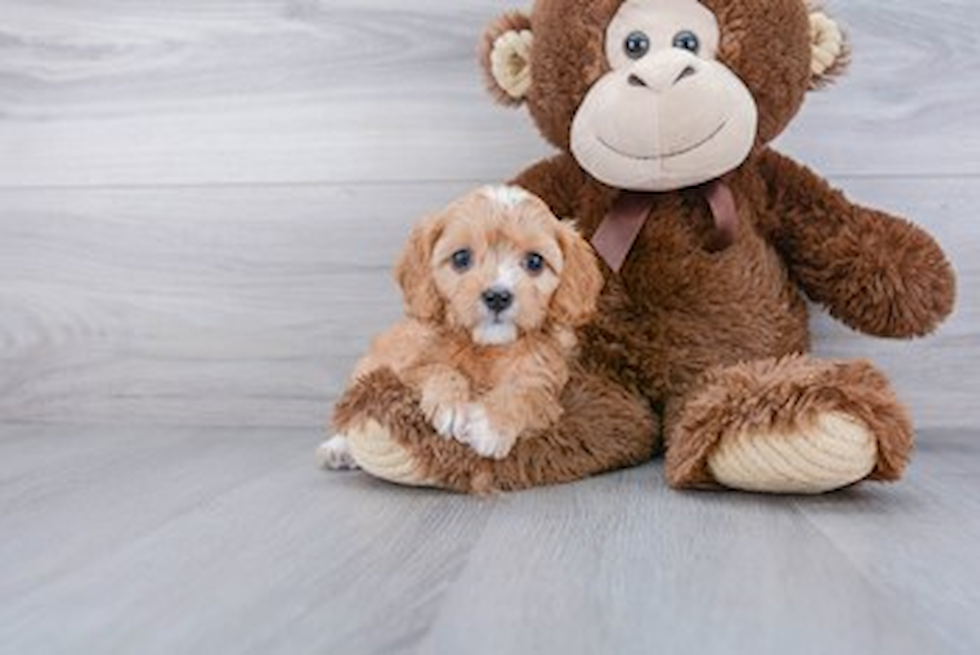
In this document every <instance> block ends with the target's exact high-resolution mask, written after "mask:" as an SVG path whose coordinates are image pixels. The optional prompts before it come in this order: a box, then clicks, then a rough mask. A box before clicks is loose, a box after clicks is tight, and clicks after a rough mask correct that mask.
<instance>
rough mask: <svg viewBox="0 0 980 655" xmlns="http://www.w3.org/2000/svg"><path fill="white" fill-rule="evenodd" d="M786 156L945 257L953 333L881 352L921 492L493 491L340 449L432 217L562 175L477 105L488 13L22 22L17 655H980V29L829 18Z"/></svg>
mask: <svg viewBox="0 0 980 655" xmlns="http://www.w3.org/2000/svg"><path fill="white" fill-rule="evenodd" d="M829 6H830V8H831V9H832V10H833V11H834V12H835V13H836V14H837V15H838V16H839V17H840V18H842V19H843V20H844V21H845V22H846V23H847V24H848V25H849V26H850V28H851V34H852V36H853V38H854V41H855V63H854V67H853V70H852V73H851V75H850V76H849V77H848V78H846V79H845V80H844V81H843V82H842V83H841V84H840V85H839V86H837V87H836V88H834V89H832V90H830V91H828V92H826V93H823V94H820V95H817V96H814V97H813V98H812V99H811V101H810V103H809V105H808V106H807V108H806V110H805V112H804V114H803V115H802V116H801V117H800V119H799V120H798V121H797V122H796V123H795V124H794V126H793V129H792V130H791V131H790V133H788V134H787V135H786V136H785V137H784V138H783V139H782V141H781V144H780V146H781V148H783V149H784V150H785V151H787V152H789V153H790V154H792V155H793V156H795V157H797V158H799V159H800V160H802V161H805V162H806V163H808V164H810V165H812V166H814V167H815V168H817V169H818V170H821V171H823V172H824V173H826V174H828V175H829V176H830V177H831V178H832V180H833V181H834V182H835V183H836V184H838V185H839V186H841V187H843V188H844V189H846V190H847V192H848V193H849V194H850V195H851V196H852V197H854V198H855V199H858V200H861V201H864V202H866V203H869V204H874V205H877V206H881V207H885V208H888V209H890V210H892V211H894V212H897V213H900V214H904V215H907V216H910V217H912V218H914V219H915V220H917V221H918V222H920V223H921V224H923V225H925V226H927V227H928V228H929V229H930V230H931V231H932V232H933V233H935V234H936V235H937V236H938V237H939V238H940V240H941V241H942V242H943V244H944V245H945V246H946V248H947V249H948V251H949V252H950V254H951V256H952V257H953V259H954V261H955V264H956V266H957V268H958V270H959V273H960V278H961V300H960V307H959V310H958V312H957V314H956V316H955V317H954V318H953V320H952V321H950V323H949V324H947V325H946V326H945V327H944V328H943V330H942V331H941V332H940V333H939V334H938V335H936V336H935V337H933V338H931V339H928V340H924V341H918V342H915V343H898V344H895V343H883V342H880V341H875V340H872V339H867V338H863V337H858V336H856V335H854V334H852V333H850V332H849V331H847V330H846V329H844V328H842V327H840V326H837V325H835V324H833V323H832V322H830V321H828V320H826V319H824V318H817V319H816V321H815V327H816V330H817V332H818V334H819V343H818V350H819V351H820V352H821V353H822V354H825V355H828V356H868V357H872V358H874V359H875V360H876V361H877V362H878V363H879V364H881V366H882V367H883V368H885V369H886V370H887V371H888V372H889V373H890V374H891V376H892V377H893V379H894V381H895V383H896V385H897V387H898V388H899V390H900V392H901V394H902V395H903V397H904V398H905V399H907V400H908V402H909V404H910V405H911V406H912V409H913V411H914V413H915V416H916V419H917V422H918V424H919V425H920V427H921V430H920V434H919V443H920V447H919V451H918V454H917V456H916V460H915V463H914V466H913V468H912V470H911V473H910V475H909V477H908V479H907V480H906V481H904V482H902V483H901V484H899V485H896V486H893V487H864V488H859V489H855V490H851V491H848V492H845V493H841V494H837V495H833V496H829V497H823V498H814V499H796V498H766V497H755V496H748V495H735V494H678V493H674V492H671V491H669V490H668V489H666V488H665V486H664V484H663V482H662V480H661V476H660V464H659V463H654V464H651V465H649V466H646V467H643V468H639V469H636V470H633V471H628V472H624V473H620V474H615V475H610V476H606V477H603V478H600V479H596V480H591V481H587V482H583V483H580V484H576V485H570V486H566V487H561V488H555V489H543V490H538V491H534V492H529V493H524V494H517V495H512V496H500V497H493V498H486V499H475V498H464V497H458V496H451V495H446V494H440V493H436V492H427V491H411V490H405V489H399V488H393V487H390V486H388V485H385V484H382V483H379V482H376V481H372V480H370V479H368V478H366V477H365V476H363V475H360V474H349V475H333V476H328V475H325V474H322V473H320V472H318V471H317V470H316V469H315V468H314V467H313V464H312V450H313V448H314V446H315V444H316V442H317V440H318V439H319V438H320V437H321V426H322V425H323V423H324V421H325V418H326V416H327V414H328V411H329V406H330V403H331V401H332V399H333V398H335V397H336V394H337V393H338V392H339V391H340V389H341V388H342V385H343V381H344V378H345V376H346V374H347V372H348V370H349V368H350V366H351V365H352V363H353V362H354V360H355V359H356V358H357V356H358V355H359V353H360V352H361V350H362V349H363V348H364V346H365V344H366V342H367V340H368V338H369V337H370V335H371V334H372V333H373V332H375V331H377V330H379V329H381V328H382V327H383V326H385V325H387V324H388V323H389V322H390V321H391V320H393V319H394V318H395V317H396V316H397V315H398V313H399V304H398V303H399V298H398V294H397V293H396V290H395V289H394V287H393V285H392V284H391V283H390V281H389V279H388V273H387V270H388V268H389V266H390V262H391V261H392V259H393V257H394V255H395V253H396V252H397V250H398V249H399V246H400V244H401V242H402V239H403V238H404V235H405V233H406V232H407V230H408V227H409V225H410V224H411V223H412V222H413V221H414V220H415V219H416V218H417V217H419V216H421V215H422V214H424V213H425V212H427V211H431V210H433V209H435V208H438V207H440V206H441V205H442V204H444V203H445V202H446V201H448V200H449V199H451V198H452V197H454V196H455V195H457V194H459V193H461V192H463V191H464V190H466V189H468V188H470V187H472V186H474V185H476V184H478V183H483V182H488V181H496V180H500V179H504V178H507V177H508V176H510V175H512V174H513V173H514V172H516V171H517V170H519V169H520V168H521V167H522V166H523V165H525V164H527V163H530V162H531V161H533V160H534V159H535V158H537V157H539V156H541V155H544V154H546V153H547V152H548V150H547V148H546V147H545V146H544V145H543V144H542V143H541V142H540V141H539V139H538V138H537V137H536V136H535V133H534V130H533V127H532V126H531V125H530V123H529V121H527V119H526V118H525V117H524V116H523V115H522V114H520V113H509V112H506V111H503V110H498V109H495V108H494V107H493V106H492V105H491V103H490V101H489V100H488V99H487V98H486V97H485V95H484V94H483V92H482V91H481V82H480V78H479V75H478V73H477V71H476V69H475V64H474V61H473V59H474V58H473V56H472V51H473V49H474V45H475V43H476V42H477V40H478V35H479V30H480V27H481V26H482V25H483V24H484V23H485V22H487V21H488V20H489V19H490V18H492V17H493V16H494V15H495V14H496V12H498V11H499V10H500V9H501V4H500V3H499V2H495V1H493V0H466V1H465V2H450V0H431V1H427V2H416V3H411V6H408V4H407V3H399V2H396V1H395V0H321V1H319V2H318V1H317V0H295V1H286V0H281V1H280V0H248V1H242V0H209V1H207V2H202V1H200V0H167V1H164V0H142V1H141V2H123V1H122V0H80V1H79V2H74V3H60V2H55V1H54V0H0V653H5V654H6V653H65V652H71V653H113V652H119V653H209V654H210V653H238V652H256V653H266V652H276V653H290V654H292V653H323V652H329V653H345V654H346V653H389V652H422V653H429V652H434V653H450V654H455V653H462V652H465V653H551V652H563V653H564V652H567V653H650V652H665V653H689V652H699V653H733V652H745V653H784V652H793V653H827V652H834V653H845V654H846V653H855V654H858V653H860V654H867V653H886V652H887V653H889V654H891V653H916V654H922V653H976V652H980V556H978V555H977V553H978V552H980V500H978V499H980V403H978V402H977V400H976V399H977V398H980V381H978V377H977V374H976V371H977V370H978V369H980V327H978V326H980V294H978V293H977V292H976V289H975V286H976V284H978V283H980V259H978V257H977V254H976V253H978V252H980V227H978V224H977V222H976V220H975V215H976V213H977V209H976V208H977V207H978V206H980V118H978V116H980V42H978V41H977V39H976V37H975V26H976V25H977V24H978V21H980V6H978V5H977V4H976V3H975V2H973V0H948V1H944V2H942V3H922V2H918V3H914V2H912V1H911V0H896V1H895V2H891V3H888V4H887V6H886V5H883V4H882V3H880V2H873V1H872V0H850V1H848V2H846V3H845V2H843V1H842V0H837V1H836V2H831V3H830V5H829Z"/></svg>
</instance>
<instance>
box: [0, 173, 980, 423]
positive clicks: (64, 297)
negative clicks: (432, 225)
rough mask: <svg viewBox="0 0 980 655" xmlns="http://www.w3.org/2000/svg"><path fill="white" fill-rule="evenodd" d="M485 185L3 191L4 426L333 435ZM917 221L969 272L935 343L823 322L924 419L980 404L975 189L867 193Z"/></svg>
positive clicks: (873, 187) (974, 418) (825, 348)
mask: <svg viewBox="0 0 980 655" xmlns="http://www.w3.org/2000/svg"><path fill="white" fill-rule="evenodd" d="M470 186H471V184H466V183H458V184H429V185H384V186H365V185H355V186H340V187H265V188H258V187H249V188H188V189H170V190H153V189H132V190H125V189H116V190H112V189H110V190H93V191H86V190H77V191H71V190H44V191H26V190H24V191H6V192H0V207H2V208H3V211H2V212H0V244H2V246H0V248H2V251H3V257H2V258H0V276H2V279H3V280H4V284H3V286H2V287H0V389H2V393H0V416H3V417H4V419H6V420H12V421H43V422H57V423H66V424H75V423H114V424H130V423H134V422H136V423H144V424H178V425H190V426H193V425H226V426H231V425H245V426H257V425H276V426H310V427H313V426H317V425H320V424H322V423H323V422H324V420H325V419H326V416H327V414H328V405H329V398H331V397H333V396H335V395H336V394H337V393H339V391H340V390H341V389H342V387H343V385H344V383H345V380H346V376H347V375H348V372H349V370H350V368H351V367H352V365H353V362H354V361H355V360H356V359H357V357H359V356H360V354H361V353H362V352H363V351H364V349H365V347H366V344H367V342H368V339H369V338H370V337H371V336H373V335H374V334H376V333H378V332H380V331H381V330H382V329H384V328H385V327H386V326H387V325H389V324H390V323H391V322H392V321H394V320H395V319H396V318H397V317H398V316H399V315H400V312H401V299H400V295H399V292H398V290H397V289H396V287H395V286H394V284H393V282H392V281H391V279H390V275H389V269H390V266H391V262H392V261H394V259H395V256H396V254H397V252H398V251H399V250H400V248H401V244H402V243H403V241H404V239H405V236H406V234H407V232H408V229H409V227H410V226H411V225H412V224H413V223H414V222H415V221H416V220H417V219H418V218H419V217H421V216H423V215H424V214H426V213H427V212H431V211H435V210H437V209H439V208H441V207H442V206H443V205H444V204H445V203H446V202H448V201H449V200H450V199H452V198H453V197H455V196H457V195H459V194H461V193H463V192H464V191H465V190H466V189H468V188H469V187H470ZM848 186H849V187H850V188H851V189H852V190H853V191H854V194H853V195H854V196H855V197H856V198H857V199H859V200H862V201H865V202H869V203H873V204H877V205H880V206H884V207H888V208H890V209H892V210H893V211H896V212H899V213H902V214H906V215H910V216H915V217H917V218H918V219H919V220H920V221H921V222H922V223H923V224H925V225H927V226H928V227H929V228H930V229H932V230H933V231H934V232H935V233H936V234H937V235H938V237H939V238H940V239H941V241H942V242H943V243H944V244H945V246H946V247H947V248H948V249H949V251H950V253H951V256H952V257H953V259H954V261H955V262H956V265H957V266H958V268H959V272H960V276H961V278H962V280H963V283H962V286H963V289H964V291H963V292H962V293H961V299H960V306H959V310H958V313H957V315H956V316H955V317H954V318H953V320H952V321H950V322H949V323H948V324H947V325H946V326H945V327H944V328H943V329H942V331H941V332H940V334H939V335H937V336H935V337H933V338H930V339H928V340H924V341H920V342H914V343H906V342H897V343H889V342H883V341H879V340H873V339H869V338H864V337H858V336H856V335H854V334H853V333H851V332H850V331H848V330H847V329H846V328H844V327H842V326H839V325H837V324H834V323H832V322H831V321H830V320H829V319H826V318H824V317H821V318H818V320H817V322H816V327H817V330H818V332H819V335H820V336H819V338H818V343H817V346H818V352H820V353H821V354H824V355H827V356H848V357H871V358H874V359H875V360H877V361H878V362H879V363H880V364H881V365H882V366H883V367H884V368H885V370H886V371H888V372H889V373H890V374H891V375H892V377H893V378H894V380H895V382H896V384H897V385H898V388H899V390H900V392H901V394H902V396H903V397H904V398H906V399H907V400H908V401H909V402H910V403H911V404H912V407H913V408H914V410H915V414H916V416H917V419H918V421H919V424H920V425H922V426H924V427H932V426H947V427H952V426H967V427H969V426H973V425H976V424H977V422H978V420H980V408H978V407H977V405H976V403H974V402H973V400H972V399H973V398H975V397H977V396H978V395H980V383H978V381H977V378H976V376H975V375H974V374H973V372H974V371H975V370H977V369H978V367H980V347H978V331H977V326H978V325H980V299H978V297H977V296H976V294H974V293H971V291H970V290H971V284H975V281H976V280H978V279H980V269H978V264H977V260H976V258H975V257H973V256H972V253H974V252H976V251H977V249H978V248H980V232H978V231H976V230H975V229H974V228H973V224H971V223H970V222H969V221H968V220H964V218H965V217H968V216H970V214H971V213H972V211H973V210H972V208H973V207H975V206H977V205H978V203H980V192H978V190H977V189H978V187H977V186H976V185H975V184H973V182H972V181H971V180H955V179H952V180H940V181H892V180H861V181H852V182H851V183H849V184H848Z"/></svg>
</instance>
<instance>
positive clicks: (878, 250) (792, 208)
mask: <svg viewBox="0 0 980 655" xmlns="http://www.w3.org/2000/svg"><path fill="white" fill-rule="evenodd" d="M759 163H760V169H761V171H762V174H763V177H764V178H765V180H766V183H767V185H768V192H769V201H770V209H771V211H772V215H773V216H774V218H775V223H774V224H773V225H770V226H769V235H768V236H769V238H770V240H771V241H772V242H773V244H774V245H775V247H776V248H777V250H778V251H779V252H780V253H781V255H782V256H783V259H784V261H785V262H786V264H787V266H788V267H789V269H790V273H791V275H792V276H793V279H794V280H795V281H796V282H797V283H798V284H799V285H800V286H801V287H802V288H803V290H804V291H805V292H806V294H807V295H808V296H809V297H810V298H811V299H812V300H813V301H814V302H817V303H820V304H823V305H825V306H826V307H827V308H828V310H829V311H830V313H831V315H832V316H834V317H835V318H837V319H839V320H841V321H843V322H844V323H846V324H847V325H849V326H850V327H852V328H854V329H856V330H860V331H861V332H864V333H867V334H871V335H875V336H880V337H892V338H911V337H917V336H923V335H926V334H929V333H930V332H932V331H933V330H935V329H936V328H937V327H938V326H939V324H940V323H941V322H942V321H943V320H944V319H945V318H946V317H947V316H949V314H950V313H951V312H952V310H953V306H954V303H955V299H956V279H955V275H954V273H953V268H952V266H951V265H950V263H949V261H948V260H947V258H946V256H945V254H944V253H943V251H942V249H941V248H940V247H939V245H938V244H937V243H936V241H935V240H934V239H933V238H932V237H930V236H929V235H928V234H926V232H925V231H924V230H922V229H921V228H919V227H917V226H915V225H913V224H912V223H910V222H909V221H906V220H904V219H900V218H896V217H894V216H890V215H888V214H886V213H884V212H880V211H877V210H873V209H867V208H864V207H860V206H858V205H855V204H852V203H851V202H849V201H848V200H847V199H846V198H845V197H844V195H843V194H841V193H840V192H838V191H836V190H834V189H832V188H831V187H830V185H829V184H827V182H825V181H824V180H823V179H822V178H820V177H818V176H817V175H815V174H814V173H812V172H811V171H809V170H807V169H806V168H804V167H803V166H800V165H799V164H797V163H795V162H793V161H792V160H790V159H788V158H786V157H783V156H781V155H779V154H777V153H775V152H773V151H771V150H770V151H766V152H764V153H763V154H762V156H761V157H760V160H759Z"/></svg>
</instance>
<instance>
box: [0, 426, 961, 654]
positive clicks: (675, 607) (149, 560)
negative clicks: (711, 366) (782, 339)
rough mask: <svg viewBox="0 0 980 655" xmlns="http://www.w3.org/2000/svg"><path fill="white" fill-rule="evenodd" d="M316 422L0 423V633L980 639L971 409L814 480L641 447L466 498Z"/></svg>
mask: <svg viewBox="0 0 980 655" xmlns="http://www.w3.org/2000/svg"><path fill="white" fill-rule="evenodd" d="M314 438H315V434H313V433H311V432H310V431H308V430H305V429H301V430H285V429H259V430H250V431H245V432H242V431H240V430H229V429H207V430H205V429H200V428H198V429H186V428H165V429H163V428H141V429H136V428H133V427H129V426H123V427H117V428H89V429H84V428H71V427H67V426H57V427H44V426H20V427H10V426H7V427H3V428H0V480H3V481H4V482H3V484H0V531H2V533H3V534H4V539H3V540H0V556H2V561H3V562H4V567H2V568H0V646H2V650H3V651H4V652H12V653H21V652H25V653H26V652H30V653H64V652H132V651H134V650H138V651H139V652H141V653H173V652H180V653H188V654H193V653H214V652H215V651H221V652H256V653H294V654H302V653H323V652H331V653H334V652H336V653H392V652H425V653H459V652H466V653H476V654H479V653H500V652H507V653H515V654H518V655H519V654H522V653H540V652H568V653H596V652H610V653H612V652H615V653H649V652H652V651H657V652H692V651H697V652H699V653H706V654H712V653H731V652H733V650H737V651H738V652H752V653H759V654H760V655H766V654H769V653H774V654H775V653H785V652H794V653H802V654H808V653H827V652H834V653H842V654H844V655H850V654H855V655H857V654H860V655H864V654H865V653H877V652H889V653H898V654H901V653H915V654H918V653H938V652H941V653H964V654H967V653H974V652H976V651H977V649H978V648H980V626H978V625H977V624H976V621H975V615H976V609H977V608H978V607H980V598H978V597H977V592H976V590H977V589H978V588H980V567H978V566H977V561H976V558H975V556H974V550H975V548H974V546H975V542H976V538H977V536H978V535H980V513H978V512H977V511H976V509H977V508H976V506H975V505H976V503H975V501H973V500H970V499H973V498H976V497H977V494H978V493H980V486H978V480H980V476H978V473H980V471H978V464H977V463H978V462H980V435H978V434H977V432H976V431H973V432H966V431H953V432H951V431H933V432H930V433H929V434H928V435H926V439H925V441H926V442H927V443H928V444H929V445H928V446H927V447H924V448H922V450H921V452H920V456H919V458H918V460H917V463H916V466H915V467H913V470H912V471H911V474H910V476H909V478H908V480H906V481H905V482H903V483H901V484H899V485H896V486H864V487H859V488H857V489H853V490H850V491H847V492H843V493H839V494H835V495H832V496H827V497H821V498H813V499H793V498H776V497H765V496H752V495H747V494H729V493H716V494H712V493H683V494H682V493H676V492H672V491H670V490H668V489H667V488H666V487H665V485H664V483H663V481H662V477H661V474H662V471H661V466H660V465H659V464H653V465H649V466H645V467H640V468H638V469H634V470H632V471H626V472H622V473H617V474H613V475H608V476H604V477H600V478H597V479H593V480H589V481H584V482H582V483H577V484H574V485H567V486H563V487H556V488H550V489H539V490H535V491H531V492H527V493H522V494H514V495H501V496H496V497H490V498H469V497H461V496H456V495H452V494H443V493H439V492H429V491H416V490H410V489H405V488H400V487H394V486H389V485H385V484H382V483H380V482H377V481H373V480H371V479H369V478H368V477H367V476H366V475H363V474H360V473H352V474H324V473H320V472H318V471H316V470H315V469H314V468H313V466H312V462H311V457H310V455H311V452H310V447H311V445H312V444H313V440H314ZM82 444H86V445H87V446H88V448H87V449H83V448H79V446H80V445H82ZM47 455H52V456H53V457H52V459H51V466H47V467H46V466H43V465H41V464H42V463H43V461H44V460H45V458H46V456H47ZM25 459H26V460H31V459H33V460H34V464H35V465H31V466H26V465H19V470H18V472H17V476H16V479H15V480H14V482H13V483H12V484H11V483H10V482H9V481H10V479H11V478H10V476H9V475H8V470H9V468H10V467H11V465H12V464H13V465H14V466H15V467H17V466H18V465H17V464H16V463H17V462H18V461H21V462H23V461H24V460H25ZM71 461H74V464H75V465H74V468H70V467H69V466H68V465H69V464H70V462H71Z"/></svg>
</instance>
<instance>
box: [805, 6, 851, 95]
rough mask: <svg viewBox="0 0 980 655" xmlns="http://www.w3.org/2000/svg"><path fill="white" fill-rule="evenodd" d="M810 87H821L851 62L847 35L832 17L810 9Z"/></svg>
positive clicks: (845, 68) (814, 88)
mask: <svg viewBox="0 0 980 655" xmlns="http://www.w3.org/2000/svg"><path fill="white" fill-rule="evenodd" d="M810 45H811V52H812V54H811V58H810V89H811V90H816V89H822V88H823V87H825V86H827V85H828V84H830V83H832V82H833V81H834V79H836V78H837V77H840V76H841V75H843V74H844V71H846V70H847V66H848V64H850V63H851V46H850V44H849V43H848V41H847V35H846V34H845V33H844V31H843V30H842V29H841V27H840V25H839V24H838V23H837V21H835V20H834V19H833V18H831V17H830V16H828V15H827V14H826V13H825V12H823V11H821V10H819V9H811V10H810Z"/></svg>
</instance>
